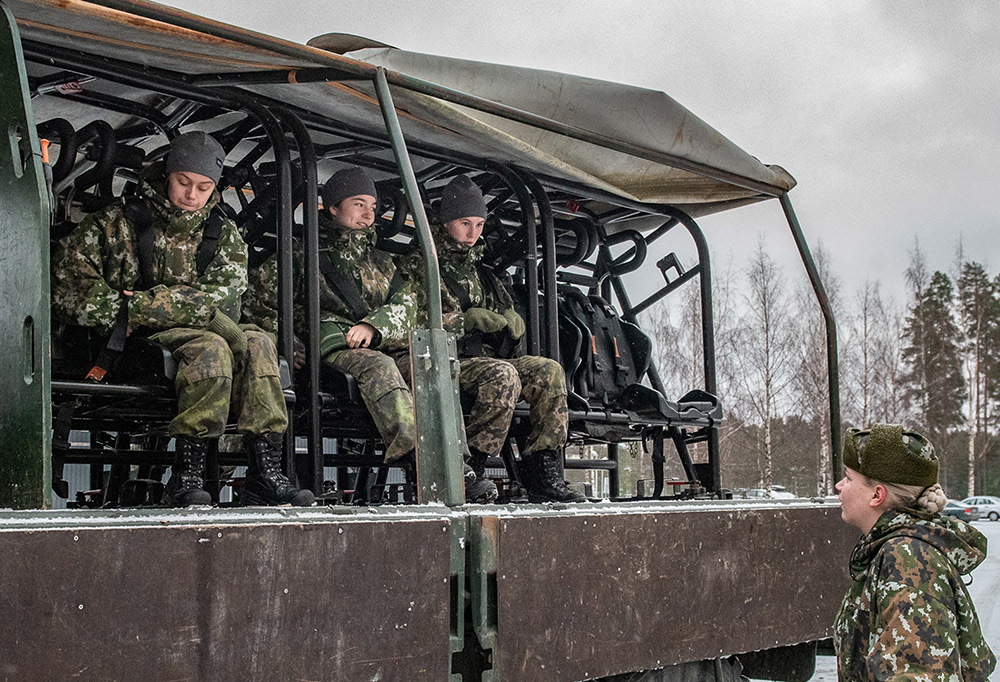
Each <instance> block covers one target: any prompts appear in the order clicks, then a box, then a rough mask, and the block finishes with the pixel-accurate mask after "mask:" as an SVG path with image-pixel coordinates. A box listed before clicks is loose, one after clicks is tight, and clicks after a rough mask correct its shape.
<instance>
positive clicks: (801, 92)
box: [170, 0, 1000, 297]
mask: <svg viewBox="0 0 1000 682" xmlns="http://www.w3.org/2000/svg"><path fill="white" fill-rule="evenodd" d="M170 4H173V5H174V6H176V7H180V8H182V9H186V10H189V11H192V12H194V13H196V14H201V15H203V16H208V17H211V18H213V19H218V20H220V21H225V22H227V23H232V24H236V25H240V26H243V27H246V28H250V29H254V30H259V31H262V32H265V33H270V34H273V35H277V36H280V37H283V38H287V39H290V40H294V41H298V42H305V41H306V40H308V39H309V38H311V37H313V36H314V35H319V34H322V33H327V32H332V31H339V32H344V33H355V34H359V35H364V36H367V37H369V38H373V39H375V40H379V41H382V42H385V43H388V44H390V45H393V46H395V47H399V48H402V49H406V50H412V51H416V52H427V53H432V54H440V55H445V56H449V57H458V58H464V59H477V60H481V61H488V62H498V63H504V64H511V65H516V66H526V67H534V68H544V69H550V70H554V71H565V72H568V73H575V74H579V75H584V76H590V77H594V78H602V79H606V80H610V81H617V82H621V83H628V84H632V85H638V86H642V87H646V88H653V89H657V90H662V91H664V92H666V93H667V94H669V95H670V96H672V97H673V98H674V99H676V100H677V101H679V102H680V103H681V104H683V105H684V106H686V107H687V108H688V109H690V110H691V111H693V112H694V113H695V114H696V115H698V116H699V117H701V118H702V119H703V120H705V121H706V122H707V123H709V124H710V125H712V126H713V127H715V128H716V129H717V130H719V131H720V132H722V133H723V134H724V135H726V136H727V137H728V138H729V139H731V140H733V141H734V142H735V143H737V144H738V145H740V146H741V147H743V149H745V150H746V151H748V152H749V153H751V154H753V155H754V156H756V157H758V158H759V159H760V160H761V161H763V162H765V163H776V164H778V165H781V166H782V167H784V168H785V169H786V170H788V171H789V172H790V173H791V174H792V175H793V176H794V177H795V178H796V179H797V180H798V183H799V184H798V186H797V187H796V188H795V189H794V190H792V192H791V195H790V196H791V198H792V203H793V205H794V206H795V209H796V212H797V214H798V217H799V220H800V222H801V223H802V226H803V229H804V230H805V233H806V236H807V238H808V239H809V241H810V243H811V244H812V245H813V247H814V248H815V247H816V246H817V245H818V244H820V243H822V245H823V247H824V248H825V249H826V250H827V251H828V252H829V254H830V256H831V260H832V264H833V268H834V271H835V273H836V274H837V275H838V276H839V277H840V278H841V279H842V280H844V282H845V286H846V289H847V292H848V294H850V292H852V291H853V290H854V288H855V287H854V283H856V282H860V281H862V280H864V279H865V278H871V279H878V280H880V281H881V282H882V283H883V286H884V287H885V288H886V289H887V290H888V291H890V292H891V293H893V294H896V295H897V296H900V297H902V296H903V292H904V290H903V284H902V280H903V278H902V271H903V269H904V268H905V267H906V264H907V261H908V252H909V251H910V249H911V248H912V245H913V243H914V237H918V238H919V240H920V244H921V246H922V248H923V249H924V250H925V252H926V253H927V255H928V261H929V265H930V267H931V268H934V269H944V270H947V269H950V268H951V266H952V263H953V260H954V254H955V250H956V244H957V241H958V239H959V237H961V239H962V241H963V244H964V248H965V252H966V254H967V255H970V256H971V257H972V258H974V259H976V260H979V261H981V262H983V263H984V264H986V265H987V266H988V267H989V268H990V271H991V272H994V273H996V272H998V271H1000V239H998V231H1000V161H998V158H1000V40H998V38H997V34H998V30H1000V2H996V0H979V1H972V0H970V1H968V2H939V1H937V0H908V1H907V2H899V1H898V0H880V1H870V2H865V1H860V0H810V2H801V0H769V1H764V0H760V1H758V2H744V1H736V0H732V1H727V2H721V1H720V2H713V1H710V0H699V1H697V2H693V1H690V0H689V1H687V2H679V1H677V0H659V1H658V2H649V1H648V0H641V1H637V0H618V1H611V2H609V1H607V0H601V1H596V0H547V1H546V2H488V3H487V2H460V1H458V0H435V1H433V2H430V1H428V0H406V1H399V2H378V1H372V0H347V1H340V2H333V1H331V0H325V1H320V0H296V1H294V2H287V0H285V1H280V2H279V1H278V0H253V2H245V1H243V0H211V1H209V0H180V1H176V2H173V3H170ZM702 225H703V227H704V228H705V231H706V233H707V235H708V238H709V241H710V243H711V244H712V247H713V257H714V258H716V260H717V262H720V261H721V262H724V261H725V260H727V259H728V255H729V252H730V250H732V251H734V252H735V255H734V259H735V262H737V263H740V262H741V261H742V260H743V256H742V254H743V253H744V252H745V251H746V250H748V249H752V248H753V247H754V245H755V243H756V240H757V239H758V235H760V234H763V235H764V236H765V238H766V239H767V243H768V245H769V247H770V248H771V249H772V251H773V252H774V253H775V255H776V257H777V258H778V259H779V260H780V261H781V262H782V263H783V264H787V265H788V269H789V272H790V274H791V270H792V268H793V266H794V262H793V261H792V259H793V258H794V247H793V244H792V241H791V237H790V235H789V234H788V230H787V227H786V226H785V223H784V219H783V216H782V213H781V209H780V206H779V205H778V203H777V202H776V201H769V202H765V203H764V204H762V205H759V206H756V207H750V208H744V209H739V210H736V211H732V212H730V213H729V214H723V215H720V216H714V217H708V218H705V219H703V221H702ZM799 269H800V268H798V269H796V272H795V275H796V276H798V270H799Z"/></svg>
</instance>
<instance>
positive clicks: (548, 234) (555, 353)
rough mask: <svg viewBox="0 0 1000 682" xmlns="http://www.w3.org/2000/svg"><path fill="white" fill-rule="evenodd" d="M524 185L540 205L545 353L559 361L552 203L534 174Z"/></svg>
mask: <svg viewBox="0 0 1000 682" xmlns="http://www.w3.org/2000/svg"><path fill="white" fill-rule="evenodd" d="M521 176H522V177H523V178H524V184H525V185H527V187H528V189H529V190H531V193H532V195H534V197H535V201H536V202H537V204H538V217H539V221H540V223H541V226H542V237H543V239H544V242H543V244H542V266H543V267H544V269H545V279H544V280H543V286H544V287H545V291H544V296H543V297H542V300H543V301H544V302H545V341H546V345H547V347H546V349H545V353H546V355H547V356H548V357H550V358H552V359H553V360H555V361H556V362H559V361H560V358H559V293H558V288H557V285H556V227H555V221H554V220H553V217H552V204H551V203H550V202H549V195H548V194H546V193H545V188H544V187H542V183H540V182H539V181H538V178H536V177H535V176H534V175H532V174H531V173H528V172H527V171H522V172H521Z"/></svg>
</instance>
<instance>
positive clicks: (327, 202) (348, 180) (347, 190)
mask: <svg viewBox="0 0 1000 682" xmlns="http://www.w3.org/2000/svg"><path fill="white" fill-rule="evenodd" d="M356 196H369V197H375V198H376V199H378V191H377V190H376V189H375V182H374V181H373V180H372V179H371V178H370V177H368V173H365V172H364V171H363V170H362V169H360V168H357V167H354V168H344V169H343V170H339V171H337V172H336V173H334V174H333V175H331V176H330V179H329V180H327V181H326V184H325V185H323V207H324V208H332V207H334V206H336V205H337V204H339V203H340V202H341V201H343V200H344V199H347V198H349V197H356Z"/></svg>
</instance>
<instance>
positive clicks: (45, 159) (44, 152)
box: [38, 137, 51, 163]
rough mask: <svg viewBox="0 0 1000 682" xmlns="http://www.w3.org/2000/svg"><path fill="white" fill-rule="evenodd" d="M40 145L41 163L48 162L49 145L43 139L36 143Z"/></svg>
mask: <svg viewBox="0 0 1000 682" xmlns="http://www.w3.org/2000/svg"><path fill="white" fill-rule="evenodd" d="M38 142H39V143H40V144H41V145H42V163H48V162H49V144H51V143H50V142H49V141H48V140H46V139H45V138H44V137H43V138H42V139H40V140H39V141H38Z"/></svg>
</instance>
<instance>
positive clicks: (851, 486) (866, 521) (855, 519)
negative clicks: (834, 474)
mask: <svg viewBox="0 0 1000 682" xmlns="http://www.w3.org/2000/svg"><path fill="white" fill-rule="evenodd" d="M836 487H837V492H838V493H839V495H840V518H842V519H843V520H844V522H845V523H849V524H851V525H852V526H854V527H855V528H858V529H860V530H861V531H862V532H864V533H867V532H868V531H870V530H871V528H872V526H874V525H875V522H876V521H877V520H878V517H879V516H881V514H882V510H881V509H880V508H879V507H878V506H877V505H876V506H873V505H872V502H873V501H874V500H875V499H876V497H875V486H872V485H869V484H868V482H867V481H866V480H865V477H864V476H862V475H861V474H860V473H858V472H857V471H855V470H854V469H851V468H850V467H844V477H843V478H842V479H840V481H838V482H837V486H836Z"/></svg>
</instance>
